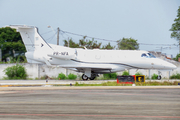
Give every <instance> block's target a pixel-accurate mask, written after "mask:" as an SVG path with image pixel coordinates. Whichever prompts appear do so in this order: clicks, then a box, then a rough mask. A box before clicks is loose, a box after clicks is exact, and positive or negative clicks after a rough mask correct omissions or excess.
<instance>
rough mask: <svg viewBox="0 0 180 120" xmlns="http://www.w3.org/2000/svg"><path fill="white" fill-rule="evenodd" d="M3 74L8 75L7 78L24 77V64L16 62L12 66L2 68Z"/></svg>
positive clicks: (25, 76)
mask: <svg viewBox="0 0 180 120" xmlns="http://www.w3.org/2000/svg"><path fill="white" fill-rule="evenodd" d="M4 72H5V74H6V75H7V76H8V78H9V79H26V78H27V72H26V70H25V68H24V66H22V65H19V64H16V65H14V66H12V67H7V68H6V69H5V70H4Z"/></svg>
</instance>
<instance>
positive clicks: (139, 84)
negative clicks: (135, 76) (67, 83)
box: [74, 81, 178, 86]
mask: <svg viewBox="0 0 180 120" xmlns="http://www.w3.org/2000/svg"><path fill="white" fill-rule="evenodd" d="M165 85H178V82H177V81H174V82H167V81H165V82H156V81H153V82H145V83H136V86H165ZM74 86H132V84H118V83H117V82H109V81H108V82H104V83H101V84H85V83H83V84H79V83H78V82H76V83H75V84H74Z"/></svg>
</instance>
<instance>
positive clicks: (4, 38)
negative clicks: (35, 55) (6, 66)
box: [0, 27, 26, 61]
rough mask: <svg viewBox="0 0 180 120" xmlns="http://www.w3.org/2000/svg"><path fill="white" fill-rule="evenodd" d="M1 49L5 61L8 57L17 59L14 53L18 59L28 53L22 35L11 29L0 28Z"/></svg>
mask: <svg viewBox="0 0 180 120" xmlns="http://www.w3.org/2000/svg"><path fill="white" fill-rule="evenodd" d="M0 49H1V50H2V59H3V60H5V61H6V58H7V57H12V58H15V56H14V53H16V54H18V55H17V56H16V59H17V58H18V57H19V56H20V55H22V54H24V53H25V52H26V49H25V46H24V44H23V42H22V39H21V36H20V33H19V32H16V30H15V29H12V28H10V27H5V28H0ZM17 51H18V52H17Z"/></svg>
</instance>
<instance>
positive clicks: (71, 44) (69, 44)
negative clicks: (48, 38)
mask: <svg viewBox="0 0 180 120" xmlns="http://www.w3.org/2000/svg"><path fill="white" fill-rule="evenodd" d="M64 46H66V47H70V48H79V44H77V43H75V42H74V41H73V40H72V39H69V40H64Z"/></svg>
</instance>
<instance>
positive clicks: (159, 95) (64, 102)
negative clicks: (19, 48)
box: [0, 87, 180, 120]
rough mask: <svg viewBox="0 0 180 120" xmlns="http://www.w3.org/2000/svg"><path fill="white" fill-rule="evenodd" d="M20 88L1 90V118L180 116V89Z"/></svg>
mask: <svg viewBox="0 0 180 120" xmlns="http://www.w3.org/2000/svg"><path fill="white" fill-rule="evenodd" d="M12 88H13V87H12ZM20 88H21V87H19V89H14V90H10V89H9V90H5V89H6V88H3V89H4V90H3V89H0V120H24V119H26V120H31V119H39V120H41V119H43V120H50V119H53V120H54V119H57V120H64V119H68V120H92V119H93V120H94V119H98V120H102V119H103V120H104V119H105V120H109V119H117V120H118V119H126V120H132V119H135V120H140V119H142V120H144V119H147V120H153V119H155V120H162V119H163V120H164V119H166V120H171V119H172V120H179V119H180V89H163V88H161V89H151V88H149V89H96V87H94V89H83V88H82V89H56V90H48V89H46V90H42V89H37V88H35V89H31V88H29V90H28V89H26V90H23V89H20ZM26 88H28V87H26ZM41 88H43V87H41ZM56 88H57V87H56ZM66 88H68V87H66ZM69 88H70V87H69ZM71 88H73V87H71Z"/></svg>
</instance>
